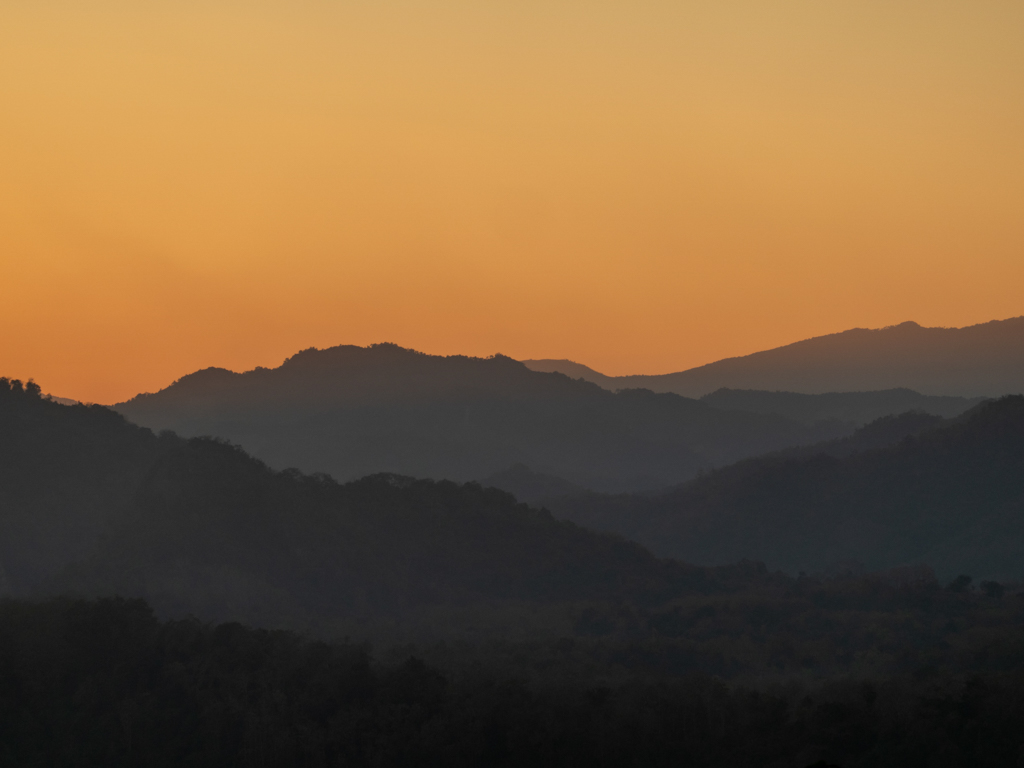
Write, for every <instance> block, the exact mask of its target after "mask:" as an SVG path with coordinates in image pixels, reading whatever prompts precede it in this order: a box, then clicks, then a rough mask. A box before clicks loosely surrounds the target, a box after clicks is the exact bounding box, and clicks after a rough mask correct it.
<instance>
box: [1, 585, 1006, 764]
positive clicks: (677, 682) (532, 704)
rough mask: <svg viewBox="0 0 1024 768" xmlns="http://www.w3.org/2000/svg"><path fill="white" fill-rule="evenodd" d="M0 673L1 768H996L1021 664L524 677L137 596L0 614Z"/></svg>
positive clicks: (19, 607)
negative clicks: (852, 671)
mask: <svg viewBox="0 0 1024 768" xmlns="http://www.w3.org/2000/svg"><path fill="white" fill-rule="evenodd" d="M1011 638H1012V636H1011V637H1008V638H1007V639H1011ZM1012 639H1016V638H1012ZM565 655H566V654H565V651H564V650H563V653H562V655H561V658H559V659H558V660H559V661H562V662H564V659H565ZM553 668H555V666H554V665H551V666H549V667H548V669H549V670H551V669H553ZM0 680H3V685H2V686H0V763H2V764H3V765H10V766H35V765H40V766H42V765H46V766H79V767H80V768H94V767H95V768H100V767H102V768H122V767H123V768H129V767H135V766H194V767H195V768H222V766H243V767H245V766H260V767H261V768H300V767H304V766H324V767H325V768H326V767H328V766H329V767H331V768H334V767H335V766H339V767H340V766H352V765H359V766H380V768H390V767H392V766H393V767H394V768H406V767H407V766H437V767H438V768H440V766H444V767H445V768H481V767H486V766H507V767H509V768H512V767H515V768H518V767H520V766H522V767H523V768H526V767H527V766H528V767H529V768H542V767H544V766H558V767H559V768H562V766H594V767H595V768H603V767H605V766H606V767H607V768H620V767H621V766H680V765H685V766H694V768H722V767H723V766H730V767H735V768H754V767H755V766H758V767H759V766H779V767H780V768H781V767H782V766H786V767H789V766H795V767H796V768H804V767H805V766H826V765H833V766H845V767H846V768H860V767H861V766H864V767H865V768H866V767H867V766H871V767H872V768H878V767H881V768H897V767H898V768H904V767H905V766H935V765H941V766H972V768H1004V766H1015V765H1017V764H1019V759H1018V758H1019V755H1020V734H1021V733H1022V732H1024V706H1022V701H1024V699H1022V697H1021V695H1020V694H1021V690H1022V688H1024V680H1022V678H1021V674H1020V672H1019V671H1006V670H1001V671H999V672H991V671H990V672H981V673H977V672H976V673H973V674H972V675H971V676H970V677H969V678H966V679H964V678H962V677H946V676H940V675H938V674H937V673H936V670H935V669H931V670H930V671H927V672H925V673H923V674H916V675H903V676H897V677H893V678H890V679H887V680H881V681H880V680H878V679H858V678H856V677H853V678H849V677H848V678H844V679H842V680H839V681H830V682H825V683H822V682H806V681H792V682H789V683H788V684H786V685H784V686H783V685H779V686H775V687H773V688H771V689H769V690H763V689H761V690H758V689H752V688H749V687H743V686H736V687H733V686H729V685H727V684H726V683H724V682H723V681H722V680H721V679H715V678H711V677H708V676H693V675H691V676H688V677H686V678H682V679H678V678H677V679H673V678H662V679H660V680H644V679H636V680H631V681H629V682H625V683H609V682H608V680H607V679H606V678H604V679H603V678H599V677H598V678H590V679H587V680H582V681H565V680H560V679H559V678H558V677H557V676H555V675H552V674H550V672H549V674H548V675H547V676H545V677H544V678H543V679H542V680H539V681H530V680H528V679H525V678H523V677H520V676H514V675H511V676H510V675H509V674H508V673H507V672H505V671H503V670H501V669H500V668H496V667H495V666H494V665H493V664H488V665H484V666H480V665H478V666H476V667H475V668H474V670H473V672H472V674H459V673H457V672H455V673H453V672H452V671H448V670H445V669H442V668H438V667H436V666H433V665H431V664H428V663H424V662H423V661H422V660H420V659H418V658H415V657H410V656H408V654H406V655H405V656H403V657H400V658H399V659H396V660H395V661H393V662H388V663H381V662H380V660H375V659H374V658H373V657H372V656H371V655H370V654H369V653H368V652H367V650H366V649H365V648H363V647H354V646H351V645H348V644H333V645H328V644H324V643H311V642H308V641H305V640H303V639H301V638H299V637H297V636H295V635H292V634H289V633H283V632H274V633H270V632H265V631H254V630H251V629H247V628H245V627H242V626H240V625H237V624H234V625H232V624H228V625H222V626H216V627H212V626H204V625H202V624H200V623H198V622H196V621H178V622H167V623H160V622H158V621H156V620H155V619H154V618H153V616H152V614H151V613H150V612H149V611H148V609H147V607H146V606H145V605H144V604H142V603H140V602H136V601H131V602H125V601H102V602H98V603H83V602H77V601H54V602H49V603H44V604H38V605H31V604H23V603H14V602H0Z"/></svg>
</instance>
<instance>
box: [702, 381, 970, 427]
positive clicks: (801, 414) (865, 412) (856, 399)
mask: <svg viewBox="0 0 1024 768" xmlns="http://www.w3.org/2000/svg"><path fill="white" fill-rule="evenodd" d="M984 399H985V398H982V397H976V398H966V397H953V396H941V395H922V394H919V393H917V392H914V391H913V390H910V389H887V390H882V391H879V392H827V393H825V394H821V395H806V394H802V393H799V392H766V391H764V390H751V389H717V390H715V391H714V392H712V393H710V394H707V395H704V396H703V397H702V398H701V402H703V403H707V404H708V405H711V406H714V407H715V408H718V409H720V410H723V411H747V412H749V413H764V414H769V413H770V414H775V415H777V416H785V417H786V418H787V419H794V420H796V421H801V422H804V423H805V424H815V423H817V422H820V421H840V422H844V423H849V424H855V425H857V426H863V425H865V424H868V423H870V422H872V421H875V420H876V419H880V418H882V417H883V416H894V415H897V414H901V413H907V412H908V411H916V412H919V413H927V414H931V415H934V416H937V417H943V418H947V419H948V418H953V417H955V416H959V415H960V414H961V413H963V412H965V411H967V410H968V409H970V408H972V407H974V406H975V405H977V404H978V403H980V402H982V401H983V400H984Z"/></svg>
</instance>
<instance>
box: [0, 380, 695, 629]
mask: <svg viewBox="0 0 1024 768" xmlns="http://www.w3.org/2000/svg"><path fill="white" fill-rule="evenodd" d="M694 580H696V581H694ZM706 581H707V575H706V574H704V573H703V572H701V571H699V570H698V569H693V568H689V567H687V566H682V565H679V564H674V563H667V562H662V561H658V560H656V559H655V558H654V557H653V556H652V555H650V553H648V552H647V551H646V550H644V549H642V548H641V547H640V546H638V545H636V544H633V543H630V542H626V541H624V540H622V539H620V538H618V537H612V536H607V535H602V534H595V533H592V532H590V531H586V530H584V529H581V528H578V527H576V526H575V525H572V524H570V523H564V522H557V521H555V520H554V519H553V518H552V517H551V516H550V515H549V514H547V513H546V512H539V511H537V510H534V509H530V508H529V507H527V506H525V505H523V504H519V503H517V502H516V500H515V499H514V498H513V497H511V496H510V495H508V494H506V493H503V492H501V491H498V490H495V489H484V488H482V487H480V486H479V485H474V484H470V485H464V486H460V485H456V484H454V483H450V482H442V483H434V482H430V481H424V480H413V479H410V478H402V477H396V476H394V475H382V476H375V477H369V478H365V479H362V480H359V481H356V482H354V483H349V484H347V485H339V484H337V483H335V482H334V481H332V480H330V479H329V478H325V477H322V476H321V477H310V476H305V475H302V474H300V473H298V472H294V471H290V472H273V471H271V470H270V469H268V468H267V467H266V465H264V464H262V463H260V462H259V461H256V460H255V459H252V458H251V457H249V456H247V455H246V454H245V453H243V452H242V451H241V450H240V449H238V448H237V447H233V446H230V445H227V444H224V443H221V442H218V441H214V440H208V439H193V440H183V439H181V438H178V437H175V436H173V435H170V434H164V435H161V436H159V437H158V436H155V435H153V434H152V433H151V432H150V431H149V430H147V429H143V428H140V427H137V426H134V425H132V424H129V423H127V422H126V421H125V420H124V419H123V417H121V416H119V415H118V414H116V413H114V412H113V411H111V410H108V409H106V408H103V407H100V406H89V407H87V406H82V405H76V406H62V405H59V404H57V403H54V402H51V401H49V400H46V399H44V398H42V397H40V396H39V393H38V391H37V390H36V391H33V390H31V389H25V388H23V387H20V386H12V385H11V384H10V382H8V381H7V380H4V379H0V592H2V593H3V594H5V595H8V596H10V595H14V596H23V597H24V596H38V595H42V594H46V593H53V592H66V591H71V592H77V593H80V594H86V595H111V594H120V595H124V596H129V597H144V598H146V599H148V600H149V601H151V602H152V603H153V605H154V606H156V607H157V608H158V609H159V610H160V611H161V612H162V613H164V614H170V615H178V616H185V615H188V614H194V615H196V616H199V617H202V618H204V619H207V620H209V619H217V620H226V619H240V620H244V621H248V622H251V623H254V624H256V625H258V626H265V627H267V626H269V627H274V626H278V627H280V626H292V627H303V628H310V627H312V628H318V627H319V628H320V630H321V631H329V630H330V628H331V627H332V626H336V625H335V624H332V622H335V621H336V620H340V619H348V620H349V621H352V620H354V619H357V618H359V617H371V618H372V617H375V616H376V617H381V616H385V617H386V616H393V617H396V616H402V615H409V614H410V612H415V611H417V610H421V609H425V608H428V607H430V606H448V607H449V608H450V609H453V610H454V609H455V608H457V607H458V606H471V605H477V604H481V603H486V604H491V603H495V602H510V601H511V602H515V601H531V602H534V603H537V604H544V603H552V602H558V601H574V600H579V599H610V600H614V599H619V598H621V597H630V598H631V599H636V600H640V601H641V602H643V600H644V599H645V598H644V596H645V595H647V594H654V593H656V594H669V595H671V594H673V593H676V592H679V591H680V590H683V591H685V590H686V589H688V588H689V587H688V586H687V585H690V586H692V585H693V584H694V583H705V582H706ZM448 620H449V621H455V619H453V618H451V617H449V619H448Z"/></svg>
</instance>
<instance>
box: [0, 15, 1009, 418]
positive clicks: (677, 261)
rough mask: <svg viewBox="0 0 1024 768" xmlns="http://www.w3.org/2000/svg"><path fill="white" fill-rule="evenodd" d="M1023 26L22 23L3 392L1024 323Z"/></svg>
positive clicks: (214, 20)
mask: <svg viewBox="0 0 1024 768" xmlns="http://www.w3.org/2000/svg"><path fill="white" fill-rule="evenodd" d="M1022 137H1024V3H1021V2H1020V1H1019V0H1006V1H1005V2H992V1H988V0H970V2H967V1H963V2H944V1H943V0H927V1H925V0H922V1H921V2H905V1H902V0H877V1H876V0H858V2H855V3H854V2H843V3H840V2H822V0H813V1H812V0H808V1H807V2H778V0H776V1H774V2H732V1H730V0H714V1H713V2H712V1H711V0H707V1H706V2H685V1H684V0H630V2H625V1H622V0H620V2H605V1H603V0H587V1H586V2H584V1H583V0H579V1H578V2H577V1H576V0H544V1H541V0H502V1H500V2H499V1H497V0H474V1H472V2H471V1H470V0H465V1H458V0H421V1H412V0H409V1H406V2H391V1H390V0H372V1H371V0H289V2H283V1H282V2H259V1H250V2H244V3H243V2H240V1H239V2H229V1H227V0H203V1H202V2H199V1H198V0H173V1H172V0H147V2H145V3H139V2H137V0H131V1H129V0H125V1H124V2H120V1H119V0H92V1H91V2H84V0H83V1H82V2H70V1H67V0H52V1H51V0H48V1H47V2H33V1H30V0H6V1H5V2H3V3H0V375H8V376H19V377H22V378H28V377H30V376H32V377H35V379H36V380H37V381H39V382H40V384H41V385H42V386H43V388H44V390H47V391H50V392H53V393H55V394H59V395H64V396H70V397H77V398H82V399H87V400H94V401H98V402H113V401H116V400H121V399H124V398H127V397H130V396H131V395H133V394H135V393H137V392H139V391H145V390H155V389H157V388H159V387H161V386H165V385H166V384H168V383H169V382H170V381H171V380H173V379H175V378H177V377H178V376H180V375H182V374H184V373H187V372H189V371H192V370H195V369H197V368H200V367H205V366H208V365H221V366H225V367H230V368H234V369H246V368H251V367H253V366H255V365H267V366H270V365H277V364H279V363H280V362H281V360H282V359H283V358H284V357H286V356H287V355H289V354H291V353H293V352H295V351H297V350H299V349H302V348H305V347H309V346H320V347H324V346H330V345H333V344H341V343H355V344H367V343H372V342H375V341H394V342H397V343H399V344H402V345H405V346H411V347H415V348H417V349H421V350H424V351H427V352H434V353H442V354H451V353H457V352H458V353H466V354H477V355H487V354H492V353H494V352H503V353H505V354H509V355H512V356H514V357H520V358H523V357H570V358H573V359H575V360H578V361H580V362H584V363H587V364H589V365H591V366H593V367H595V368H597V369H599V370H602V371H604V372H606V373H609V374H624V373H660V372H667V371H672V370H680V369H683V368H687V367H691V366H693V365H699V364H701V363H705V362H709V361H711V360H714V359H718V358H721V357H725V356H730V355H736V354H745V353H748V352H752V351H756V350H758V349H763V348H767V347H771V346H777V345H780V344H784V343H787V342H790V341H795V340H797V339H800V338H805V337H808V336H812V335H817V334H821V333H828V332H833V331H838V330H843V329H845V328H849V327H853V326H882V325H887V324H891V323H896V322H900V321H903V320H907V319H913V320H917V321H918V322H921V323H923V324H928V325H966V324H971V323H975V322H981V321H985V320H990V319H994V318H1003V317H1010V316H1014V315H1020V314H1024V140H1022Z"/></svg>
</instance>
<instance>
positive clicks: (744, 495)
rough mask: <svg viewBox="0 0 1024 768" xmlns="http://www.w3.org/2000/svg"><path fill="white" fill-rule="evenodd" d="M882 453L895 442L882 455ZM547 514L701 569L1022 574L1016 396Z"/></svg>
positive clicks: (1019, 402)
mask: <svg viewBox="0 0 1024 768" xmlns="http://www.w3.org/2000/svg"><path fill="white" fill-rule="evenodd" d="M893 443H895V444H893ZM546 504H547V506H549V507H550V508H551V509H552V510H553V511H554V512H555V513H556V515H558V516H560V517H563V518H565V519H569V520H573V521H575V522H577V523H579V524H580V525H584V526H587V527H590V528H592V529H595V530H605V531H612V532H616V533H619V534H621V535H623V536H626V537H628V538H630V539H633V540H634V541H638V542H640V543H642V544H644V545H645V546H647V547H649V548H650V549H651V550H652V551H653V552H655V553H656V554H659V555H661V556H663V557H676V558H680V559H683V560H685V561H687V562H693V563H697V564H705V565H710V564H714V563H725V562H734V561H736V560H739V559H741V558H751V559H755V560H759V561H763V562H765V563H766V564H767V565H768V567H769V568H781V569H784V570H787V571H789V572H792V573H796V572H798V571H819V572H822V571H826V572H827V571H830V570H835V569H836V568H845V567H850V566H851V564H855V567H856V568H865V569H867V570H878V569H884V568H892V567H895V566H908V565H914V564H927V565H928V566H930V567H932V568H934V569H935V571H936V573H938V574H939V575H940V577H943V578H951V577H953V576H955V575H957V574H971V575H974V576H981V577H986V578H1001V579H1013V580H1019V579H1021V577H1022V576H1024V397H1021V396H1008V397H1005V398H1002V399H1000V400H997V401H989V402H986V403H982V404H981V405H979V406H976V407H975V408H974V409H972V410H971V411H970V412H968V413H967V414H964V415H963V416H961V417H959V418H958V419H956V420H953V421H952V422H951V423H950V422H944V423H942V420H941V419H938V420H936V417H931V416H925V415H922V414H917V415H915V414H908V415H906V416H903V417H898V418H887V419H883V420H881V421H879V422H877V423H874V424H871V425H868V426H867V427H865V428H863V430H862V431H861V432H860V433H859V434H857V435H854V436H852V437H850V438H846V439H843V440H838V441H834V442H831V443H827V444H825V445H822V446H817V447H814V448H800V449H792V450H789V451H783V452H781V453H779V454H776V455H771V456H764V457H759V458H755V459H749V460H746V461H742V462H739V463H737V464H735V465H733V466H730V467H726V468H723V469H720V470H715V471H713V472H710V473H708V474H706V475H705V476H703V477H699V478H697V479H694V480H692V481H690V482H688V483H686V484H684V485H681V486H680V487H678V488H676V489H673V490H671V491H668V492H664V493H660V494H649V495H619V496H602V495H599V494H593V493H589V494H580V493H577V494H574V495H569V496H565V497H563V498H561V499H548V500H547V501H546Z"/></svg>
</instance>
